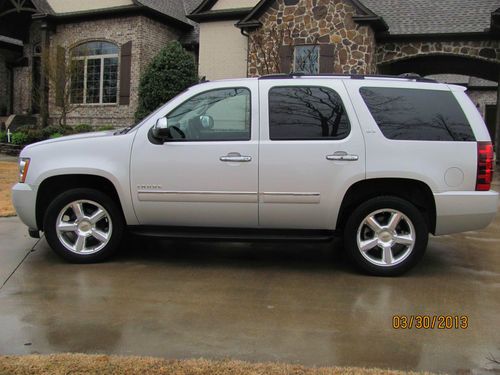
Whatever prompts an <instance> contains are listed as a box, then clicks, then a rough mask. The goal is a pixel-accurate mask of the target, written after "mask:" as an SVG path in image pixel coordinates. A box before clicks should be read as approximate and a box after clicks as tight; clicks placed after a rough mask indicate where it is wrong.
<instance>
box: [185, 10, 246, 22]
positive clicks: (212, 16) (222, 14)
mask: <svg viewBox="0 0 500 375" xmlns="http://www.w3.org/2000/svg"><path fill="white" fill-rule="evenodd" d="M252 9H253V8H238V9H227V10H226V9H224V10H209V11H205V12H199V13H191V14H188V15H187V16H186V17H187V18H189V19H190V20H193V21H195V22H210V21H223V20H237V19H241V18H243V17H245V16H247V15H248V13H250V11H251V10H252Z"/></svg>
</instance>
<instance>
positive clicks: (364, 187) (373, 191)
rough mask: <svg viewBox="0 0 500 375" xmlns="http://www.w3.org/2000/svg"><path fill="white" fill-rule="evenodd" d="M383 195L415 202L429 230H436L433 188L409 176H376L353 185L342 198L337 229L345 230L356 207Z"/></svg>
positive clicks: (432, 231)
mask: <svg viewBox="0 0 500 375" xmlns="http://www.w3.org/2000/svg"><path fill="white" fill-rule="evenodd" d="M381 195H392V196H395V197H399V198H401V199H405V200H407V201H409V202H411V203H412V204H414V205H415V206H416V207H417V208H418V210H419V211H420V212H422V214H423V216H424V218H425V220H426V222H427V226H428V228H429V232H431V233H434V232H435V229H436V203H435V200H434V195H433V194H432V190H431V188H430V187H429V186H428V185H427V184H426V183H424V182H422V181H419V180H413V179H407V178H374V179H367V180H362V181H358V182H356V183H354V184H353V185H351V186H350V187H349V189H347V191H346V193H345V195H344V198H343V199H342V204H341V206H340V210H339V215H338V220H337V225H336V230H340V231H341V230H343V228H344V226H345V223H346V221H347V219H348V217H349V215H350V213H351V212H352V210H353V209H354V208H355V207H357V206H359V205H360V204H361V203H363V202H364V201H366V200H368V199H371V198H375V197H378V196H381Z"/></svg>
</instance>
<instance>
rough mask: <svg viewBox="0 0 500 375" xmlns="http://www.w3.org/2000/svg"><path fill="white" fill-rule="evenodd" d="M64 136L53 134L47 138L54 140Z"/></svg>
mask: <svg viewBox="0 0 500 375" xmlns="http://www.w3.org/2000/svg"><path fill="white" fill-rule="evenodd" d="M63 135H64V134H61V133H54V134H51V135H50V136H49V138H50V139H54V138H60V137H62V136H63Z"/></svg>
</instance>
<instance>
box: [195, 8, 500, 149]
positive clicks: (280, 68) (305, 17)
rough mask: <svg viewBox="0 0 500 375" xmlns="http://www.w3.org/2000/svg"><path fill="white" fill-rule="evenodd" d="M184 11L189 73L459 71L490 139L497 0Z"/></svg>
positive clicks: (494, 119)
mask: <svg viewBox="0 0 500 375" xmlns="http://www.w3.org/2000/svg"><path fill="white" fill-rule="evenodd" d="M188 17H189V18H190V19H191V20H193V21H196V22H197V23H199V27H200V36H199V38H200V44H199V74H200V76H206V78H207V79H220V78H231V77H244V76H260V75H264V74H272V73H289V72H291V71H302V72H306V73H313V74H317V73H345V74H402V73H408V72H414V73H418V74H420V75H422V76H429V75H438V77H445V78H446V77H450V74H451V75H453V76H452V77H455V78H456V75H460V76H465V80H463V79H459V82H458V83H460V84H464V85H465V86H467V87H468V88H469V94H470V95H471V97H472V99H473V100H474V102H475V103H476V105H477V106H478V108H479V110H480V111H481V112H482V113H483V115H484V116H485V118H486V120H487V121H488V126H489V129H490V133H491V135H492V138H493V139H494V138H495V137H499V138H500V131H496V129H498V127H499V125H498V121H499V120H500V113H499V112H500V110H499V107H496V106H495V105H496V103H497V101H498V98H500V90H499V88H498V81H499V80H500V0H474V1H466V0H440V1H435V0H260V1H259V0H203V1H202V2H201V3H200V5H199V6H198V7H196V8H195V9H194V11H193V12H192V13H191V14H189V15H188ZM443 74H444V76H443ZM469 77H476V78H480V79H482V81H481V84H479V85H477V84H476V83H475V82H476V81H472V82H469ZM455 78H454V79H455Z"/></svg>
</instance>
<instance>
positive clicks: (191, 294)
mask: <svg viewBox="0 0 500 375" xmlns="http://www.w3.org/2000/svg"><path fill="white" fill-rule="evenodd" d="M499 188H500V186H499V185H498V183H497V185H496V190H498V189H499ZM25 231H26V230H25V228H24V226H22V225H21V224H20V223H19V222H18V221H17V219H16V218H10V219H1V220H0V239H1V240H0V285H2V284H3V283H4V282H5V281H6V280H7V281H6V283H5V285H3V287H2V288H1V289H0V353H1V354H28V353H54V352H84V353H109V354H122V355H128V354H134V355H152V356H158V357H167V358H192V357H194V358H198V357H205V358H214V359H220V358H236V359H242V360H249V361H280V362H291V363H301V364H304V365H308V366H323V365H338V366H363V367H381V368H394V369H403V370H405V369H408V370H409V369H412V370H430V371H439V372H452V373H454V372H461V373H462V372H463V371H467V372H468V370H473V372H474V373H482V372H488V373H492V372H489V371H488V370H491V369H495V368H496V369H497V371H495V372H500V370H498V369H499V368H500V366H496V367H495V366H494V365H493V364H492V363H491V362H490V361H489V360H488V357H490V356H493V357H496V358H497V359H500V328H499V327H500V217H497V219H496V221H495V222H494V223H493V224H492V225H491V226H490V227H489V228H487V229H486V230H484V231H481V232H468V233H464V234H459V235H453V236H444V237H438V238H431V239H430V242H429V247H428V251H427V254H426V256H425V257H424V260H423V261H422V262H421V263H420V264H419V265H418V266H417V267H416V268H415V269H414V270H412V271H411V272H410V273H408V274H407V275H405V276H403V277H400V278H376V277H368V276H364V275H360V274H358V273H357V272H355V271H353V270H352V269H351V268H350V266H349V265H348V263H347V262H346V261H345V260H344V259H343V257H342V255H341V250H342V249H341V246H340V244H338V243H335V244H334V246H332V245H331V244H317V243H302V244H290V243H281V242H279V243H261V242H249V243H228V242H200V241H158V240H144V239H135V240H133V241H128V244H127V245H126V246H124V247H123V249H122V251H121V253H120V254H119V255H118V256H117V257H115V258H114V259H113V260H112V261H110V262H107V263H103V264H96V265H72V264H68V263H65V262H64V261H62V260H60V259H59V258H58V257H57V256H55V255H54V254H53V253H52V252H51V251H50V249H49V248H48V246H47V243H46V242H45V240H44V239H42V240H40V241H39V242H38V243H36V245H35V241H34V240H32V239H29V238H27V237H26V235H25ZM18 265H19V267H18V268H17V270H16V271H15V272H13V271H14V270H15V269H16V267H17V266H18ZM9 276H10V278H9ZM394 315H408V316H410V315H431V316H433V315H452V316H464V315H465V316H467V317H468V328H467V329H450V330H446V329H444V330H441V329H428V330H425V329H422V330H418V329H415V328H413V329H406V330H403V329H401V330H397V329H394V328H393V327H392V321H393V316H394Z"/></svg>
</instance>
